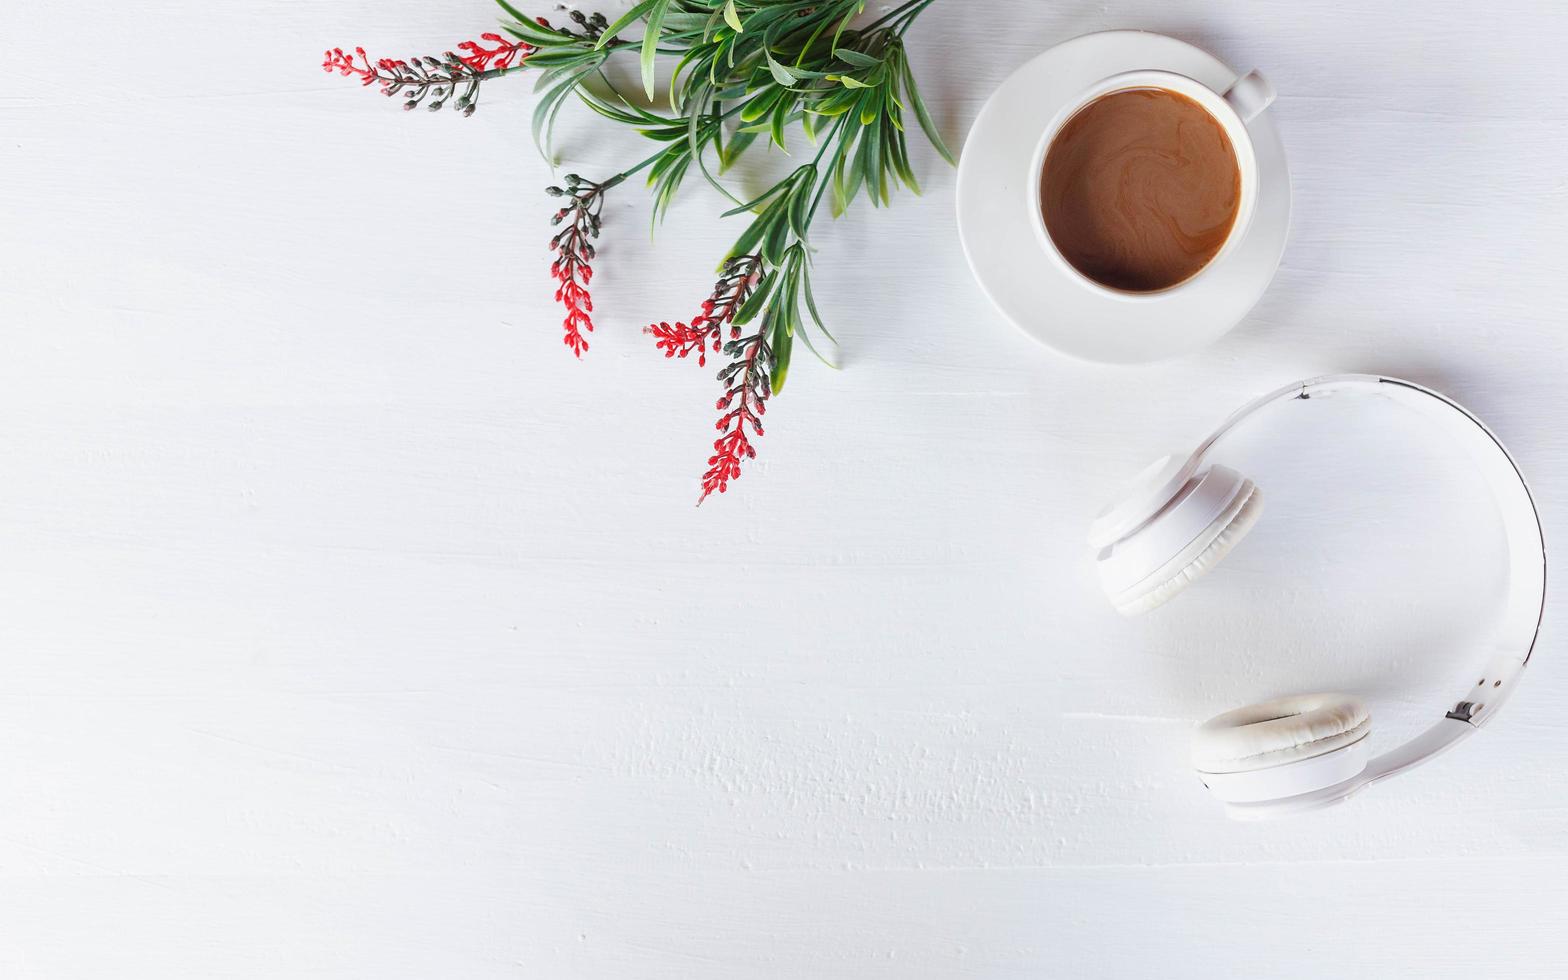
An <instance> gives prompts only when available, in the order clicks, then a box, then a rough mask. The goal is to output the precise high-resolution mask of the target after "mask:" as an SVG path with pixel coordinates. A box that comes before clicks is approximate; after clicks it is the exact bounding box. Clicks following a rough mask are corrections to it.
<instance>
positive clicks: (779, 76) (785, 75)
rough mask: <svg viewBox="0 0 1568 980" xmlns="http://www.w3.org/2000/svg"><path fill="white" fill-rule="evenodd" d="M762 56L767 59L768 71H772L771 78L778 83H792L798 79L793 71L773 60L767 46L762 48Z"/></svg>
mask: <svg viewBox="0 0 1568 980" xmlns="http://www.w3.org/2000/svg"><path fill="white" fill-rule="evenodd" d="M762 57H763V58H764V59H766V60H767V63H768V71H770V72H772V73H773V80H774V81H775V82H778V83H779V84H780V85H794V84H795V82H796V81H798V80H799V79H797V78H796V76H795V73H794V72H793V71H791V70H790V69H788V68H785V67H784V66H783V65H781V64H779V63H778V62H777V61H776V60H774V57H773V52H772V51H769V50H768V49H767V48H763V49H762Z"/></svg>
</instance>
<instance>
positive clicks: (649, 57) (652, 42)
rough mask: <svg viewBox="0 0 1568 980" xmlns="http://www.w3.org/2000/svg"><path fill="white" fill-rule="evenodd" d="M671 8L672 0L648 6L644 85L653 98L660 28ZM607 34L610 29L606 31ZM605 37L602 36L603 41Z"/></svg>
mask: <svg viewBox="0 0 1568 980" xmlns="http://www.w3.org/2000/svg"><path fill="white" fill-rule="evenodd" d="M669 9H670V0H653V6H651V7H649V8H648V22H647V25H646V27H645V28H644V30H643V34H642V58H641V63H642V87H643V91H645V92H647V93H648V98H650V99H651V98H653V85H654V80H655V79H654V74H653V69H654V64H653V61H654V58H655V57H657V56H658V54H659V30H660V28H662V27H663V26H664V14H665V12H666V11H668V10H669ZM605 33H606V34H608V33H609V31H605ZM602 40H603V39H602V38H601V41H602Z"/></svg>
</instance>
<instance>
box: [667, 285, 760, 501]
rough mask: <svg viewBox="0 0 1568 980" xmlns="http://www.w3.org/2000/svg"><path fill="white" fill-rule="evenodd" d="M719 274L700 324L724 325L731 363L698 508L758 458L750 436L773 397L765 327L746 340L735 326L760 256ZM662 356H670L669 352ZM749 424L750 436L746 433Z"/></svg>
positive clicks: (723, 380)
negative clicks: (717, 434)
mask: <svg viewBox="0 0 1568 980" xmlns="http://www.w3.org/2000/svg"><path fill="white" fill-rule="evenodd" d="M724 272H725V275H724V277H723V278H721V279H720V280H719V281H718V283H716V284H715V285H714V288H713V295H712V296H710V297H709V298H708V300H707V301H706V302H704V303H703V304H702V305H703V319H704V320H705V325H706V324H708V323H711V324H712V330H713V331H714V333H715V334H717V333H718V332H719V331H720V330H721V329H722V328H723V325H724V324H729V328H730V339H729V340H728V341H725V342H724V344H723V350H724V353H726V354H729V355H731V356H732V357H734V358H735V360H734V361H732V362H731V363H730V364H728V365H726V366H725V367H724V368H722V369H721V370H720V371H719V381H720V382H721V383H722V384H723V385H724V394H723V395H722V396H720V398H719V400H718V402H717V404H716V406H715V407H717V408H718V410H719V411H720V412H722V413H723V414H721V415H720V416H719V420H718V422H716V423H714V428H716V429H718V430H719V432H721V433H723V434H722V435H720V436H719V438H718V439H716V440H714V442H713V455H712V456H709V457H708V470H707V472H705V473H703V474H702V496H700V497H698V498H697V503H699V504H701V503H702V502H703V501H704V500H707V499H708V495H709V494H711V493H714V492H718V493H723V492H725V491H726V490H728V489H729V485H730V481H731V480H738V479H740V471H741V465H742V464H743V463H744V462H745V461H746V460H749V459H756V458H757V449H756V447H755V446H753V445H752V444H751V436H755V437H759V438H760V437H761V436H762V416H763V415H765V414H767V411H768V405H767V402H768V398H769V397H770V396H771V395H772V394H773V380H772V379H773V365H774V355H773V348H772V347H770V346H769V345H768V332H769V327H768V325H767V323H766V322H763V323H761V324H759V326H758V327H757V332H756V333H755V334H753V335H752V336H750V337H742V336H740V332H741V328H740V327H738V326H736V325H735V323H734V320H735V314H736V312H737V311H738V310H740V309H741V308H742V307H743V306H744V305H745V303H746V299H747V297H749V296H750V295H751V291H752V290H753V289H755V288H756V286H757V283H758V281H759V280H760V279H761V278H762V256H760V255H743V256H740V257H739V258H734V259H730V260H729V261H728V262H727V263H725V267H724ZM694 322H695V321H694ZM688 329H689V328H688ZM665 356H666V357H668V356H670V354H669V351H668V350H666V351H665ZM748 425H749V426H750V427H751V436H748V435H747V434H746V427H747V426H748Z"/></svg>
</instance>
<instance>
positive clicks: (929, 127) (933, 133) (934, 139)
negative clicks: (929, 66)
mask: <svg viewBox="0 0 1568 980" xmlns="http://www.w3.org/2000/svg"><path fill="white" fill-rule="evenodd" d="M902 67H903V69H904V71H903V75H904V92H905V94H906V95H908V97H909V101H910V102H911V103H912V104H913V105H914V107H915V118H916V119H918V120H920V128H921V129H922V130H923V131H924V132H925V134H926V139H928V140H930V141H931V145H932V146H933V147H935V148H936V151H937V152H938V153H940V154H942V159H944V160H946V161H947V162H948V163H949V164H950V165H952V166H955V167H956V166H957V165H958V161H957V160H955V159H953V153H952V151H951V150H949V149H948V148H947V144H946V143H944V142H942V133H941V131H939V130H938V129H937V128H936V123H935V122H933V121H932V119H931V113H930V112H929V111H928V110H927V109H926V103H925V100H924V99H922V98H921V97H920V92H919V90H918V89H916V88H915V73H914V71H913V70H912V69H911V68H910V67H909V62H908V61H904V62H903V65H902Z"/></svg>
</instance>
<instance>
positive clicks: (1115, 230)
mask: <svg viewBox="0 0 1568 980" xmlns="http://www.w3.org/2000/svg"><path fill="white" fill-rule="evenodd" d="M1240 204H1241V168H1240V166H1239V165H1238V164H1237V162H1236V150H1235V148H1234V147H1232V146H1231V141H1230V138H1229V137H1228V136H1227V135H1226V134H1225V129H1224V127H1223V126H1221V125H1220V122H1219V120H1217V119H1215V118H1214V117H1213V116H1212V115H1210V114H1209V112H1208V110H1206V109H1204V108H1203V107H1202V106H1201V105H1199V104H1198V103H1197V102H1194V101H1193V100H1192V99H1189V98H1188V97H1186V96H1185V95H1181V94H1179V93H1177V92H1172V91H1169V90H1167V89H1162V88H1135V89H1123V90H1122V91H1119V92H1111V93H1109V94H1107V95H1103V96H1101V97H1100V98H1098V99H1095V100H1094V101H1093V102H1090V103H1089V104H1088V105H1086V106H1084V107H1083V108H1082V109H1079V110H1078V111H1077V112H1076V113H1075V114H1074V115H1073V116H1072V118H1070V119H1069V120H1068V121H1067V123H1066V124H1065V125H1063V126H1062V128H1061V130H1060V132H1058V133H1057V134H1056V137H1055V139H1053V140H1052V141H1051V145H1050V147H1049V148H1048V149H1047V151H1046V154H1045V165H1044V167H1043V169H1042V171H1041V174H1040V211H1041V216H1042V217H1043V218H1044V219H1045V228H1046V231H1047V232H1048V233H1049V234H1050V236H1051V242H1052V243H1053V244H1054V245H1055V246H1056V249H1057V250H1058V251H1059V252H1061V254H1062V257H1063V258H1065V259H1066V260H1067V261H1068V262H1069V263H1071V264H1072V266H1073V268H1075V269H1077V270H1078V271H1079V272H1081V273H1083V274H1084V275H1085V276H1087V277H1088V278H1090V279H1092V280H1093V281H1095V282H1097V283H1100V284H1101V285H1104V286H1109V287H1111V288H1113V289H1122V290H1128V291H1131V292H1152V291H1156V290H1161V289H1168V288H1170V287H1171V286H1175V285H1178V284H1179V283H1182V282H1184V281H1186V280H1187V279H1190V278H1192V276H1194V275H1196V274H1197V273H1198V272H1200V271H1201V270H1202V269H1203V267H1204V266H1206V265H1208V264H1209V262H1210V261H1212V260H1213V258H1214V256H1215V255H1217V254H1218V253H1219V251H1220V249H1221V248H1223V247H1224V245H1225V242H1226V240H1227V239H1228V238H1229V237H1230V233H1231V228H1232V226H1233V225H1234V224H1235V222H1236V212H1237V210H1238V209H1239V208H1240Z"/></svg>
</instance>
